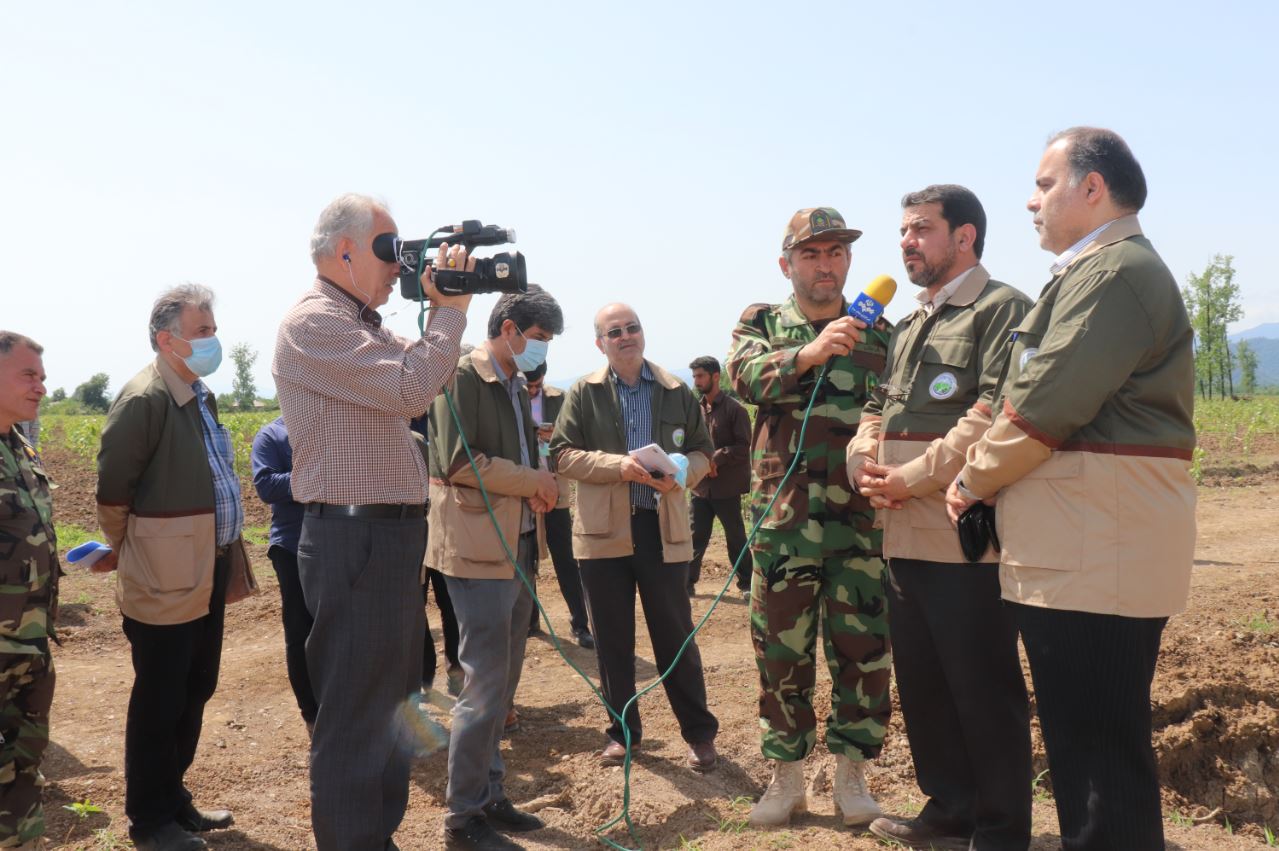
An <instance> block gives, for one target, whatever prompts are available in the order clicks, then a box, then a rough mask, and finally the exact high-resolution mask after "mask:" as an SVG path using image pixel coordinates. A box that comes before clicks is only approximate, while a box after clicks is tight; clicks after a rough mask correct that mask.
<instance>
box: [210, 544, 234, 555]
mask: <svg viewBox="0 0 1279 851" xmlns="http://www.w3.org/2000/svg"><path fill="white" fill-rule="evenodd" d="M229 552H231V545H230V544H223V545H222V546H220V547H218V548H217V549H215V550H214V551H213V557H214V558H222V556H224V555H226V554H227V553H229Z"/></svg>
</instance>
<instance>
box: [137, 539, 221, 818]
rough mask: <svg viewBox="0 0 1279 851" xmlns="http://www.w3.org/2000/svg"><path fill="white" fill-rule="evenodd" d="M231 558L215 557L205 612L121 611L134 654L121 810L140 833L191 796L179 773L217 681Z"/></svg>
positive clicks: (191, 751) (187, 759)
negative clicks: (142, 614)
mask: <svg viewBox="0 0 1279 851" xmlns="http://www.w3.org/2000/svg"><path fill="white" fill-rule="evenodd" d="M230 566H231V559H230V556H228V555H223V556H220V557H218V558H216V559H214V562H213V592H212V595H211V596H210V598H209V613H208V614H207V615H205V616H204V617H202V618H197V619H195V620H193V621H189V622H188V623H179V624H165V625H156V624H148V623H142V622H141V621H135V620H133V619H132V618H129V617H126V618H124V635H125V637H126V638H128V639H129V645H130V648H131V653H132V656H133V691H132V692H131V693H130V695H129V711H128V716H127V720H126V722H125V727H124V812H125V815H127V816H128V817H129V823H130V828H129V834H130V836H132V837H134V838H135V839H139V838H143V837H145V836H147V835H148V834H149V833H151V832H153V831H154V830H155V829H156V828H158V827H162V826H163V825H165V824H167V823H168V822H171V821H173V820H174V818H175V817H176V816H177V814H178V811H179V810H181V809H182V808H183V807H184V806H185V805H186V804H187V802H188V801H190V800H191V793H190V792H188V791H187V789H186V787H185V786H184V785H183V783H182V778H183V777H184V776H185V775H186V771H187V769H188V768H190V767H191V763H192V761H194V759H195V748H196V745H197V744H199V742H200V727H201V725H202V724H203V722H204V705H205V704H206V703H208V702H209V698H211V697H213V692H214V690H215V689H216V688H217V686H218V669H219V666H220V665H221V662H222V627H223V622H224V620H225V615H226V585H227V575H228V572H229V570H230Z"/></svg>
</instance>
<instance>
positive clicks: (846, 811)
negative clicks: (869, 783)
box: [833, 754, 884, 826]
mask: <svg viewBox="0 0 1279 851" xmlns="http://www.w3.org/2000/svg"><path fill="white" fill-rule="evenodd" d="M833 794H834V798H835V806H836V807H837V808H838V809H839V811H840V813H842V814H843V816H844V824H846V825H850V826H851V825H862V824H870V823H871V822H872V821H874V820H875V819H877V818H879V817H880V816H882V815H883V814H884V813H883V811H882V810H880V808H879V804H877V803H875V799H874V798H872V797H871V796H870V789H868V788H867V787H866V763H864V762H862V761H860V760H858V761H854V760H851V759H849V758H848V757H846V756H844V755H843V754H836V755H835V789H834V792H833Z"/></svg>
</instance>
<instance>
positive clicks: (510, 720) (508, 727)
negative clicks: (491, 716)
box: [502, 706, 520, 736]
mask: <svg viewBox="0 0 1279 851" xmlns="http://www.w3.org/2000/svg"><path fill="white" fill-rule="evenodd" d="M519 731H520V713H519V711H518V710H516V708H515V707H514V706H512V707H511V711H510V712H508V713H506V720H505V721H503V722H502V735H503V736H509V735H511V734H512V733H518V732H519Z"/></svg>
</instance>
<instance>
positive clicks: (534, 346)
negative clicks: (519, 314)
mask: <svg viewBox="0 0 1279 851" xmlns="http://www.w3.org/2000/svg"><path fill="white" fill-rule="evenodd" d="M515 330H517V331H519V329H518V328H517V329H515ZM520 336H521V337H524V332H523V331H520ZM506 348H508V349H510V351H511V357H513V358H515V368H516V369H518V370H519V371H520V372H529V371H531V370H534V369H537V368H538V367H539V366H541V365H542V364H543V363H544V362H545V361H546V350H547V349H548V348H550V344H549V343H547V342H546V341H545V340H530V339H529V338H528V337H524V351H522V352H520V353H519V354H518V355H517V354H515V349H512V348H511V344H510V343H507V344H506Z"/></svg>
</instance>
